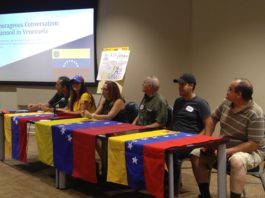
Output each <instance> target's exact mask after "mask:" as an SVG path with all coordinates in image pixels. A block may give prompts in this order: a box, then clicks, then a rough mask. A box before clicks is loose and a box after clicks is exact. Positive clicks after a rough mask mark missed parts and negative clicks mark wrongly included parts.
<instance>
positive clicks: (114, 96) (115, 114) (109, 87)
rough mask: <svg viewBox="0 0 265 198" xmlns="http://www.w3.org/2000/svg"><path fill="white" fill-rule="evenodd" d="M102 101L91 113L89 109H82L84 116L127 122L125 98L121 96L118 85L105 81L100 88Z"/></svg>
mask: <svg viewBox="0 0 265 198" xmlns="http://www.w3.org/2000/svg"><path fill="white" fill-rule="evenodd" d="M102 95H103V97H104V99H105V100H104V101H102V103H101V104H100V105H99V107H98V108H97V110H96V111H95V112H94V113H93V112H91V111H89V110H87V111H84V116H86V117H88V118H95V119H97V120H114V121H119V122H128V120H127V115H126V112H125V100H124V99H123V97H122V96H121V93H120V90H119V87H118V85H117V84H116V83H115V82H113V81H106V82H105V84H104V85H103V88H102Z"/></svg>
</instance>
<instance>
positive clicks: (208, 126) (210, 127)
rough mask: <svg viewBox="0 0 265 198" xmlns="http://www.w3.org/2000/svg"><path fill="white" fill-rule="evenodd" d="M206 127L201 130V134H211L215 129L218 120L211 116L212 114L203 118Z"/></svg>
mask: <svg viewBox="0 0 265 198" xmlns="http://www.w3.org/2000/svg"><path fill="white" fill-rule="evenodd" d="M203 124H204V129H203V130H202V131H201V132H200V135H211V134H212V133H213V131H214V129H215V125H216V122H214V120H213V119H212V118H211V116H209V117H207V118H205V119H204V120H203Z"/></svg>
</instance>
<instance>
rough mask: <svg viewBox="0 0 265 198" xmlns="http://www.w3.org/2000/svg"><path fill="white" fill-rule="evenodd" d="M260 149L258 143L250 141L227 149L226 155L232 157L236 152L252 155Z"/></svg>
mask: <svg viewBox="0 0 265 198" xmlns="http://www.w3.org/2000/svg"><path fill="white" fill-rule="evenodd" d="M258 147H259V145H258V144H257V143H256V142H254V141H251V140H250V141H247V142H244V143H242V144H239V145H237V146H234V147H231V148H228V149H226V153H227V155H232V154H234V153H236V152H246V153H251V152H253V151H256V150H257V149H258Z"/></svg>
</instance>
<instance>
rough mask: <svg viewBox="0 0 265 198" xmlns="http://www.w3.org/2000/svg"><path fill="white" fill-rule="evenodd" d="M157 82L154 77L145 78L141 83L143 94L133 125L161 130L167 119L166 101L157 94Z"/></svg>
mask: <svg viewBox="0 0 265 198" xmlns="http://www.w3.org/2000/svg"><path fill="white" fill-rule="evenodd" d="M158 90H159V80H158V78H157V77H156V76H147V77H146V78H145V80H144V82H143V92H144V93H145V95H144V97H143V99H142V101H141V103H140V106H139V114H138V116H137V117H136V118H135V120H134V122H133V124H136V125H140V126H146V127H150V128H162V127H164V126H165V125H166V123H167V119H168V115H167V114H168V113H167V108H168V105H167V101H166V99H165V98H164V97H162V96H161V95H160V94H159V93H158Z"/></svg>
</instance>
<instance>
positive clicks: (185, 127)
mask: <svg viewBox="0 0 265 198" xmlns="http://www.w3.org/2000/svg"><path fill="white" fill-rule="evenodd" d="M210 116H211V110H210V107H209V104H208V102H207V101H206V100H204V99H203V98H201V97H198V96H195V97H193V98H192V99H191V100H185V99H184V98H183V97H179V98H177V99H176V101H175V103H174V107H173V123H172V130H176V131H182V132H189V133H200V132H201V131H202V130H203V129H204V122H203V121H204V119H206V118H208V117H210Z"/></svg>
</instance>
